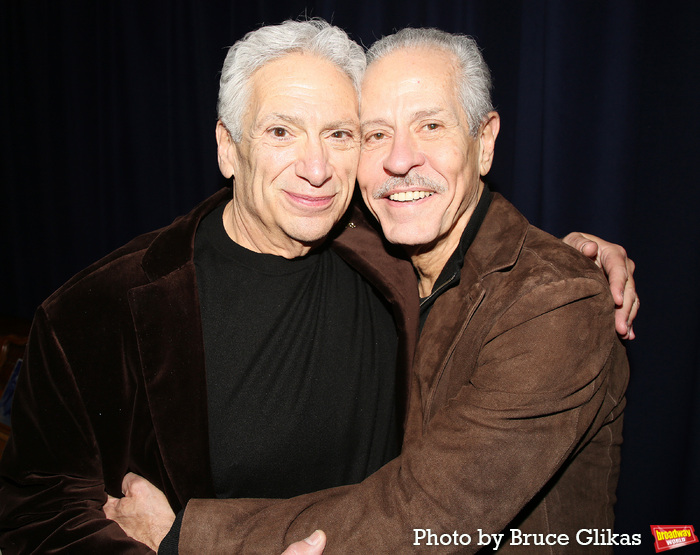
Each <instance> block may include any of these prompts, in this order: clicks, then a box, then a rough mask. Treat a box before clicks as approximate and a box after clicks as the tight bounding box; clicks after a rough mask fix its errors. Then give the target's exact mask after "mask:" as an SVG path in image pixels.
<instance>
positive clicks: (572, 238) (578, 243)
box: [562, 231, 598, 260]
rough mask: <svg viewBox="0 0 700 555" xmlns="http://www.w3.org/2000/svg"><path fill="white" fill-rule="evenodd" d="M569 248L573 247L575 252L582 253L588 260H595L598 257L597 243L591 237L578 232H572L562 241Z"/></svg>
mask: <svg viewBox="0 0 700 555" xmlns="http://www.w3.org/2000/svg"><path fill="white" fill-rule="evenodd" d="M562 241H564V242H565V243H566V244H567V245H569V246H570V247H574V248H575V249H576V250H577V251H580V252H582V253H583V254H585V255H586V256H587V257H588V258H590V259H592V260H595V259H596V256H598V243H596V241H595V239H593V238H592V236H587V235H584V234H583V233H579V232H578V231H572V232H571V233H569V234H568V235H567V236H566V237H564V239H562Z"/></svg>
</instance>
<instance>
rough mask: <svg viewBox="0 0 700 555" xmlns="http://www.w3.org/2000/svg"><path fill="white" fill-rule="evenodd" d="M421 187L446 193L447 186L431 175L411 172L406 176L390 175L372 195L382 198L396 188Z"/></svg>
mask: <svg viewBox="0 0 700 555" xmlns="http://www.w3.org/2000/svg"><path fill="white" fill-rule="evenodd" d="M409 187H420V188H421V190H424V191H433V192H435V193H443V194H444V193H446V192H447V186H446V185H443V184H442V183H438V182H437V181H433V180H432V179H430V178H429V177H424V176H422V175H420V174H417V173H415V174H414V173H409V174H408V175H406V176H404V177H389V178H388V179H387V180H386V181H385V182H384V184H383V185H382V186H381V187H380V188H379V189H378V190H376V191H375V192H374V193H372V197H374V198H375V199H380V198H383V197H385V196H386V195H387V194H388V193H389V191H393V190H394V189H401V188H406V189H407V188H409Z"/></svg>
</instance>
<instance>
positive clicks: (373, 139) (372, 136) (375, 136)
mask: <svg viewBox="0 0 700 555" xmlns="http://www.w3.org/2000/svg"><path fill="white" fill-rule="evenodd" d="M385 138H386V134H385V133H383V132H382V131H372V132H371V133H367V134H365V142H366V143H378V142H380V141H382V140H384V139H385Z"/></svg>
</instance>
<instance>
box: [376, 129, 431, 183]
mask: <svg viewBox="0 0 700 555" xmlns="http://www.w3.org/2000/svg"><path fill="white" fill-rule="evenodd" d="M423 163H425V156H424V155H423V153H422V152H421V151H420V149H418V148H417V145H416V143H415V141H414V139H413V138H412V137H411V135H410V133H408V132H397V133H395V134H394V137H393V139H392V143H391V150H390V151H389V155H388V156H387V157H386V158H385V159H384V169H385V170H386V171H387V172H388V173H390V174H392V175H406V174H407V173H408V172H409V171H410V170H411V169H412V168H415V167H416V166H421V165H422V164H423Z"/></svg>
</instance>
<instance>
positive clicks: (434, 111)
mask: <svg viewBox="0 0 700 555" xmlns="http://www.w3.org/2000/svg"><path fill="white" fill-rule="evenodd" d="M444 111H445V109H444V108H437V107H435V108H427V109H425V110H418V111H417V112H413V114H411V121H415V120H417V119H422V118H429V117H432V116H436V115H438V114H440V113H441V112H444ZM375 125H379V126H382V125H384V126H386V127H390V125H389V122H388V121H387V120H386V119H384V118H376V119H371V120H367V121H362V122H360V127H361V128H362V130H363V131H364V130H365V129H366V128H367V127H373V126H375Z"/></svg>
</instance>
